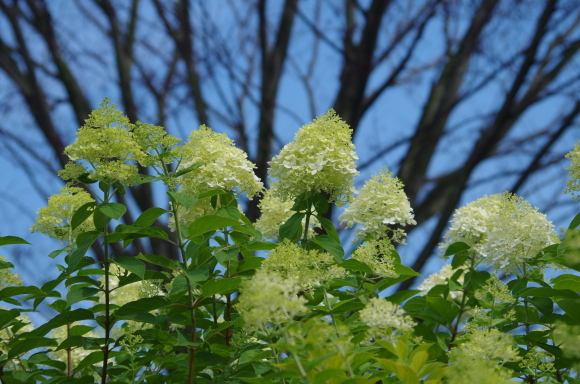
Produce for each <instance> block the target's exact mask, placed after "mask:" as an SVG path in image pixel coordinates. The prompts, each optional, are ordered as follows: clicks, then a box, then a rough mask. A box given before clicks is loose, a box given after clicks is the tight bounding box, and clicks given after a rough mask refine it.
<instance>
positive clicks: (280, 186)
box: [268, 109, 358, 206]
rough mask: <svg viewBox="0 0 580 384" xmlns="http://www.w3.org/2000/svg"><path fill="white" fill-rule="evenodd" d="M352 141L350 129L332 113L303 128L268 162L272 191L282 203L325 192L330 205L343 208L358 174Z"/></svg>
mask: <svg viewBox="0 0 580 384" xmlns="http://www.w3.org/2000/svg"><path fill="white" fill-rule="evenodd" d="M351 137H352V131H351V130H350V128H349V126H348V125H347V124H346V123H345V122H344V121H343V120H342V119H341V118H340V117H339V116H338V115H337V114H336V112H334V110H332V109H331V110H329V111H328V112H327V113H326V114H325V115H324V116H321V117H319V118H317V119H316V120H314V121H313V122H312V123H310V124H307V125H305V126H303V127H302V128H300V130H299V131H298V132H297V133H296V135H295V136H294V141H293V142H291V143H288V144H286V145H285V146H284V148H282V150H281V151H280V153H279V154H278V155H277V156H275V157H274V158H273V159H272V161H270V169H269V171H268V175H269V177H270V178H272V179H273V181H272V189H274V190H275V191H276V194H277V195H278V197H279V198H280V199H281V200H283V201H293V200H294V199H295V198H296V197H298V196H300V195H301V194H303V193H305V192H326V193H328V194H329V195H330V197H331V201H333V202H335V203H336V204H337V205H339V206H342V205H344V203H346V202H348V201H350V199H351V195H352V190H353V178H354V177H355V176H356V175H357V174H358V171H357V170H356V166H355V162H356V160H357V159H358V157H357V155H356V153H355V152H354V144H353V143H352V140H351Z"/></svg>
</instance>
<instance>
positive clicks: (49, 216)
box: [30, 187, 95, 244]
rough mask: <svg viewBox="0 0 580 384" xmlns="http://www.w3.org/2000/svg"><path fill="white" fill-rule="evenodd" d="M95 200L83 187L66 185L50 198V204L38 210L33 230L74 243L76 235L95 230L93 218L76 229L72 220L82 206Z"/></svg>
mask: <svg viewBox="0 0 580 384" xmlns="http://www.w3.org/2000/svg"><path fill="white" fill-rule="evenodd" d="M92 202H94V200H93V198H92V197H91V195H90V194H89V193H88V192H86V191H85V190H84V189H82V188H78V187H64V188H62V189H61V190H60V193H59V194H57V195H53V196H51V197H49V198H48V206H47V207H44V208H41V209H39V210H38V212H37V213H38V217H37V218H36V224H34V225H33V226H32V228H31V229H30V230H31V231H32V232H40V233H44V234H46V235H48V236H50V237H52V238H55V239H57V240H59V241H61V242H66V243H68V244H74V242H75V240H76V237H77V236H78V235H79V234H80V233H83V232H88V231H94V230H95V227H94V224H93V221H92V220H85V221H84V222H83V223H82V224H81V225H79V226H78V227H77V228H75V229H74V230H72V229H71V226H70V224H71V220H72V217H73V215H74V213H75V212H76V211H77V209H79V208H80V207H81V206H83V205H85V204H87V203H92Z"/></svg>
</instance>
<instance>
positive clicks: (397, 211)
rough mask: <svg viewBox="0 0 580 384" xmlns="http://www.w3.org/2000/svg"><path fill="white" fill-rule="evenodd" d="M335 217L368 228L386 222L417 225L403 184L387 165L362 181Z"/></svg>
mask: <svg viewBox="0 0 580 384" xmlns="http://www.w3.org/2000/svg"><path fill="white" fill-rule="evenodd" d="M338 219H339V220H340V221H341V222H343V223H344V224H346V225H347V226H348V227H352V226H354V225H355V224H359V225H362V226H363V227H364V230H368V231H373V230H376V229H378V228H380V227H381V226H382V225H385V224H401V225H407V224H417V223H416V222H415V220H414V216H413V209H412V208H411V205H410V204H409V199H408V198H407V195H406V194H405V192H404V191H403V183H402V182H401V181H400V180H399V179H398V178H396V177H393V174H392V173H391V172H390V171H389V170H388V168H386V167H385V168H383V169H381V170H380V171H379V173H378V174H377V175H374V176H373V177H372V178H371V179H370V180H368V181H367V182H366V183H365V185H364V187H363V188H362V189H361V190H360V192H359V194H358V195H357V196H356V197H355V199H354V201H353V202H352V203H351V204H350V205H349V206H348V207H347V208H346V209H345V210H344V212H343V213H342V214H341V215H340V216H339V218H338Z"/></svg>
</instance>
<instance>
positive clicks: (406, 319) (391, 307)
mask: <svg viewBox="0 0 580 384" xmlns="http://www.w3.org/2000/svg"><path fill="white" fill-rule="evenodd" d="M360 320H361V321H362V322H363V323H365V324H366V325H368V326H369V327H370V329H369V330H368V331H367V335H368V336H369V338H370V339H383V338H384V339H387V340H390V341H392V340H394V339H396V337H397V336H396V334H397V333H399V332H406V331H411V330H412V329H413V327H414V326H415V322H414V321H413V319H412V318H411V317H410V316H408V315H405V311H404V310H403V308H401V307H400V306H399V305H397V304H395V303H392V302H390V301H388V300H386V299H381V298H378V297H373V298H372V299H370V300H369V302H368V303H367V305H366V306H365V307H364V308H363V309H361V311H360Z"/></svg>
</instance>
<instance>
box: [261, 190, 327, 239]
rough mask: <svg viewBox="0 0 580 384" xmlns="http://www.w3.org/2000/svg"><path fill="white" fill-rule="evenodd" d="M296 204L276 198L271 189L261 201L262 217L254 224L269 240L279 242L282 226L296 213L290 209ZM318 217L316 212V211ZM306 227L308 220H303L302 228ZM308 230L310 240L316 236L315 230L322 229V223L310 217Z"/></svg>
mask: <svg viewBox="0 0 580 384" xmlns="http://www.w3.org/2000/svg"><path fill="white" fill-rule="evenodd" d="M293 205H294V203H293V202H292V201H282V200H280V199H279V198H277V197H276V195H275V194H274V193H273V191H272V190H271V189H268V190H267V191H266V192H265V193H264V197H262V200H261V201H260V205H259V206H260V210H261V212H262V215H261V216H260V218H258V220H256V223H255V224H254V225H255V227H256V229H257V230H258V231H260V232H262V234H263V235H264V237H265V238H267V239H272V240H278V236H279V230H280V226H281V225H282V224H284V223H285V222H286V220H288V219H289V218H290V216H292V215H293V214H294V213H295V212H294V211H291V210H290V208H292V206H293ZM314 215H316V211H314ZM304 225H306V218H304V219H302V226H303V228H304ZM309 227H310V228H308V238H311V237H312V236H313V235H314V228H320V222H319V221H318V219H317V218H316V217H314V216H311V217H310V223H309Z"/></svg>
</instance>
